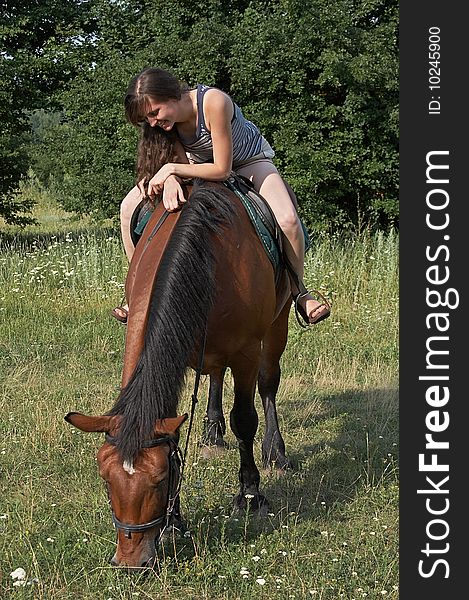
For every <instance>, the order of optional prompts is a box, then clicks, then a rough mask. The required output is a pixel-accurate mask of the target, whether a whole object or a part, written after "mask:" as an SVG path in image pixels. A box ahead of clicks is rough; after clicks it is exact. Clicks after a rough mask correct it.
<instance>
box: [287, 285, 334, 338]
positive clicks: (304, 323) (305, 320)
mask: <svg viewBox="0 0 469 600" xmlns="http://www.w3.org/2000/svg"><path fill="white" fill-rule="evenodd" d="M308 294H311V295H316V296H318V297H319V298H320V300H321V302H322V304H321V305H320V306H325V307H326V308H327V312H325V313H324V314H323V315H322V316H320V317H318V319H316V321H314V322H313V323H311V322H310V320H309V315H308V313H307V312H306V310H305V309H304V308H303V307H302V306H301V305H300V304H299V300H301V298H304V297H305V296H307V295H308ZM293 300H294V303H295V317H296V320H297V321H298V323H299V325H300V326H301V327H303V329H308V328H309V327H311V326H312V325H317V323H320V322H321V321H323V320H324V319H327V317H328V316H329V315H330V314H331V303H330V302H329V300H328V299H327V298H326V297H325V296H324V294H321V292H320V291H319V290H306V291H305V292H298V294H297V295H296V296H294V298H293ZM318 308H319V307H318ZM300 316H301V319H300Z"/></svg>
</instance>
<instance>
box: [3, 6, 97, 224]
mask: <svg viewBox="0 0 469 600" xmlns="http://www.w3.org/2000/svg"><path fill="white" fill-rule="evenodd" d="M93 2H94V0H2V1H1V11H2V26H1V28H0V64H1V73H0V123H1V129H0V141H1V147H0V148H1V150H0V164H1V171H2V178H1V179H0V216H2V217H3V218H4V219H6V221H7V222H12V223H19V224H21V223H25V222H27V221H28V220H30V219H29V218H28V217H27V215H25V214H24V213H25V212H27V211H28V210H29V209H30V207H31V202H26V203H23V204H21V203H20V201H19V199H18V196H17V195H16V193H15V192H16V189H17V187H18V183H19V181H20V179H21V177H22V176H23V175H24V174H25V173H26V171H27V168H28V166H29V164H30V161H29V157H28V148H27V143H28V141H29V135H30V121H29V118H28V111H31V110H34V109H37V108H41V107H42V108H54V107H57V104H56V101H55V98H54V93H55V91H56V90H57V89H58V88H59V87H60V86H61V85H63V83H64V82H65V81H68V80H70V79H71V78H73V77H75V76H76V75H77V72H78V70H79V69H80V67H81V65H83V63H86V60H87V58H88V60H90V59H91V55H92V52H91V51H92V43H91V42H92V33H93V31H94V29H95V23H94V22H93V21H92V20H90V18H89V12H88V11H89V7H90V6H91V5H92V4H93ZM78 57H79V60H78Z"/></svg>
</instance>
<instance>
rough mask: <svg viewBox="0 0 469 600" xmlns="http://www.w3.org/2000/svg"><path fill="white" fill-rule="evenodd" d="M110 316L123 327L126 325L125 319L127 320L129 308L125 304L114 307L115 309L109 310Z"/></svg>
mask: <svg viewBox="0 0 469 600" xmlns="http://www.w3.org/2000/svg"><path fill="white" fill-rule="evenodd" d="M111 315H112V316H113V317H114V318H115V319H117V320H118V321H120V322H121V323H123V324H124V325H127V319H128V318H129V306H128V305H127V304H126V305H125V306H116V308H113V309H112V310H111Z"/></svg>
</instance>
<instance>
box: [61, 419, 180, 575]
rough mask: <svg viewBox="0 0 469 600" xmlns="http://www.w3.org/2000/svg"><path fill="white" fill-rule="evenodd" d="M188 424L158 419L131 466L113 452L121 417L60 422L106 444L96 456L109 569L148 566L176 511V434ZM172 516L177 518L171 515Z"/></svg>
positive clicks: (177, 466) (177, 420) (178, 462)
mask: <svg viewBox="0 0 469 600" xmlns="http://www.w3.org/2000/svg"><path fill="white" fill-rule="evenodd" d="M186 419H187V415H182V416H180V417H174V418H168V419H158V420H157V421H156V423H155V428H154V434H155V435H154V438H152V439H149V440H146V441H145V442H144V443H143V444H142V448H141V450H140V452H139V453H138V456H137V458H136V460H135V461H134V463H133V464H132V463H128V462H123V460H122V458H121V457H120V455H119V452H118V450H117V448H116V446H115V443H116V440H117V436H118V434H119V428H120V421H121V417H120V416H106V415H104V416H99V417H90V416H86V415H82V414H80V413H69V414H68V415H67V416H66V417H65V420H66V421H68V422H69V423H71V424H72V425H73V426H74V427H77V428H78V429H81V431H93V432H102V433H105V434H106V442H105V443H104V445H103V446H102V447H101V448H100V450H99V452H98V456H97V460H98V466H99V474H100V476H101V477H102V478H103V479H104V481H105V482H106V486H107V490H108V494H109V500H110V503H111V508H112V520H113V522H114V525H115V527H116V529H117V549H116V553H115V554H114V556H113V558H112V559H111V564H112V565H114V566H126V567H146V566H152V564H153V563H154V560H155V556H156V543H157V541H158V540H159V539H160V536H161V535H162V533H163V531H164V529H165V527H166V525H167V524H168V522H169V519H170V518H171V517H172V516H173V511H174V510H176V511H177V504H178V486H179V478H180V470H179V468H180V457H179V449H178V438H179V428H180V427H181V425H182V423H184V421H185V420H186ZM176 516H177V515H176Z"/></svg>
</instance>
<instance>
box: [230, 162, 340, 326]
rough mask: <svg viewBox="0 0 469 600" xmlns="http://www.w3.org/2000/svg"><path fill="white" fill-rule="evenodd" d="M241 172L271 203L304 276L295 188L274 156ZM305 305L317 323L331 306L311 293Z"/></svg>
mask: <svg viewBox="0 0 469 600" xmlns="http://www.w3.org/2000/svg"><path fill="white" fill-rule="evenodd" d="M237 172H238V173H239V174H240V175H244V177H247V178H249V179H250V180H251V181H252V183H253V184H254V187H255V189H256V190H258V191H259V193H260V194H261V196H263V197H264V198H265V199H266V200H267V202H268V203H269V205H270V207H271V209H272V211H273V213H274V214H275V217H276V219H277V221H278V224H279V226H280V229H281V230H282V232H283V234H284V242H285V244H284V248H285V253H286V255H287V258H288V260H289V261H290V263H291V265H292V267H293V269H294V271H295V272H296V274H297V275H298V277H299V278H300V279H301V280H303V275H304V255H305V242H304V234H303V229H302V227H301V223H300V220H299V218H298V214H297V212H296V209H295V205H294V203H293V201H292V198H291V197H290V194H292V193H293V192H292V191H291V188H290V191H289V190H288V189H287V187H286V185H285V182H284V181H283V179H282V178H281V176H280V174H279V172H278V171H277V169H276V167H275V165H274V164H273V163H272V162H271V161H270V160H265V161H256V162H254V163H252V164H250V165H246V166H243V167H242V168H240V169H237ZM299 291H300V290H298V289H295V284H294V283H293V282H292V293H293V294H294V295H296V294H297V293H298V292H299ZM299 303H300V305H301V306H302V307H303V308H304V310H305V312H306V314H307V315H309V320H310V322H311V323H314V322H315V321H316V320H317V319H318V318H319V317H320V316H323V315H324V313H325V312H327V311H328V310H329V309H328V308H327V307H326V306H325V305H324V304H321V303H320V302H318V301H317V300H315V299H314V298H313V297H312V296H311V295H310V294H308V295H306V296H304V297H302V298H301V299H300V301H299Z"/></svg>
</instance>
